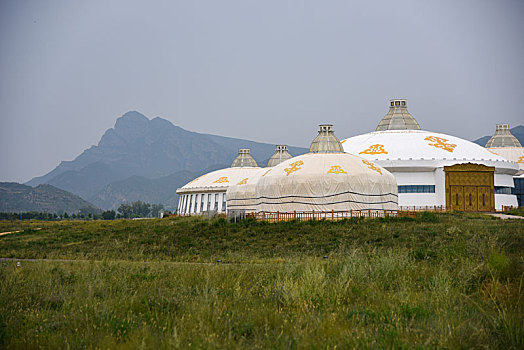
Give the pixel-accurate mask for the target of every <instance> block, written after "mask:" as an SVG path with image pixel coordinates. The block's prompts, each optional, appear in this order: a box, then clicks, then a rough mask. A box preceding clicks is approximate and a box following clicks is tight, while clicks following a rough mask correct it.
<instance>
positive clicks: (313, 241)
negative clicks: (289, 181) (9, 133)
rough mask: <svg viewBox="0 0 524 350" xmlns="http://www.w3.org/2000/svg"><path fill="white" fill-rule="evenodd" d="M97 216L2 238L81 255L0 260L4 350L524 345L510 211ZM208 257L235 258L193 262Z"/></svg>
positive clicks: (32, 249) (516, 234) (5, 245)
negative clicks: (290, 219) (368, 216)
mask: <svg viewBox="0 0 524 350" xmlns="http://www.w3.org/2000/svg"><path fill="white" fill-rule="evenodd" d="M99 225H100V224H99V223H83V224H80V223H66V224H64V223H52V224H50V225H49V226H45V227H42V230H40V231H38V232H36V231H28V232H24V233H21V234H15V235H14V236H12V237H9V238H8V239H5V238H2V239H1V240H0V252H1V253H0V256H2V255H4V256H5V254H6V253H10V254H13V255H15V254H18V256H23V257H42V256H48V257H49V256H51V257H61V256H65V257H68V258H72V259H77V260H73V261H22V262H21V266H20V267H17V266H16V263H15V261H8V262H2V263H0V280H1V281H2V283H0V346H1V347H7V348H40V347H41V348H65V347H73V348H130V347H131V348H139V347H143V348H231V349H237V348H285V349H288V348H335V347H337V348H400V347H407V348H412V347H414V348H418V347H428V348H435V347H438V348H490V349H492V348H494V349H497V348H499V349H512V348H513V349H521V348H523V345H524V343H523V339H524V333H523V329H522V324H523V323H524V317H523V315H524V304H523V300H522V292H523V276H524V273H523V271H524V269H523V265H522V264H523V254H522V252H523V250H522V246H523V242H522V241H523V238H522V237H523V233H524V232H523V226H522V224H518V223H516V222H506V221H500V220H491V219H488V218H486V217H482V216H474V215H473V216H467V215H466V216H463V215H462V214H457V215H450V214H445V215H438V216H437V219H436V220H435V218H429V219H428V218H427V217H425V218H419V219H416V220H399V219H394V220H392V219H389V220H375V221H370V220H356V221H348V222H339V223H330V222H306V223H280V224H262V223H243V224H240V225H229V224H227V223H225V222H223V221H216V220H211V221H201V220H198V219H191V218H190V219H181V220H164V221H161V220H152V221H147V222H145V221H142V222H139V223H137V222H132V221H120V222H115V223H109V224H105V226H104V227H100V226H99ZM98 230H100V231H98ZM90 235H92V236H93V237H91V238H90V237H89V236H90ZM100 241H101V242H102V243H100ZM46 243H47V244H46ZM104 245H107V246H104ZM226 247H227V248H226ZM189 249H193V251H192V252H191V253H189V252H188V250H189ZM168 252H169V253H168ZM63 253H65V254H63ZM104 254H105V256H104ZM196 256H198V258H195V257H196ZM324 256H327V258H324ZM217 259H220V260H222V261H223V262H234V263H205V264H200V263H196V264H195V263H191V261H208V262H214V261H216V260H217Z"/></svg>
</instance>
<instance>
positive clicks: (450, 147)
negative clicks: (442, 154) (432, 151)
mask: <svg viewBox="0 0 524 350" xmlns="http://www.w3.org/2000/svg"><path fill="white" fill-rule="evenodd" d="M424 140H426V141H431V142H434V143H429V144H428V145H429V146H433V147H436V148H442V149H443V150H444V151H448V152H453V151H454V150H455V147H457V145H455V144H453V143H447V141H448V140H447V139H443V138H441V137H436V136H428V137H426V138H425V139H424Z"/></svg>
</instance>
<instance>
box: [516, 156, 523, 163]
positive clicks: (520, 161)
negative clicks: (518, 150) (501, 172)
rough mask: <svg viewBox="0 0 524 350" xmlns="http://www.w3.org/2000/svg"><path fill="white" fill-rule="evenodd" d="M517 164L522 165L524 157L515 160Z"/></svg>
mask: <svg viewBox="0 0 524 350" xmlns="http://www.w3.org/2000/svg"><path fill="white" fill-rule="evenodd" d="M517 163H521V164H522V163H524V156H520V158H519V159H518V160H517Z"/></svg>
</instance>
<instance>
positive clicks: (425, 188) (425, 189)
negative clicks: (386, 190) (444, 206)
mask: <svg viewBox="0 0 524 350" xmlns="http://www.w3.org/2000/svg"><path fill="white" fill-rule="evenodd" d="M398 193H435V185H400V186H398Z"/></svg>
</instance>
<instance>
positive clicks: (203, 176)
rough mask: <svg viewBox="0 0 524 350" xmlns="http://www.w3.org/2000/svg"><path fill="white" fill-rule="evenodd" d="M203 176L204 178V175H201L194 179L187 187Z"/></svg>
mask: <svg viewBox="0 0 524 350" xmlns="http://www.w3.org/2000/svg"><path fill="white" fill-rule="evenodd" d="M204 176H206V174H204V175H202V176H199V177H197V178H196V179H194V180H193V181H191V182H189V183H188V185H189V184H192V183H193V182H195V181H197V180H198V179H201V178H203V177H204Z"/></svg>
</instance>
